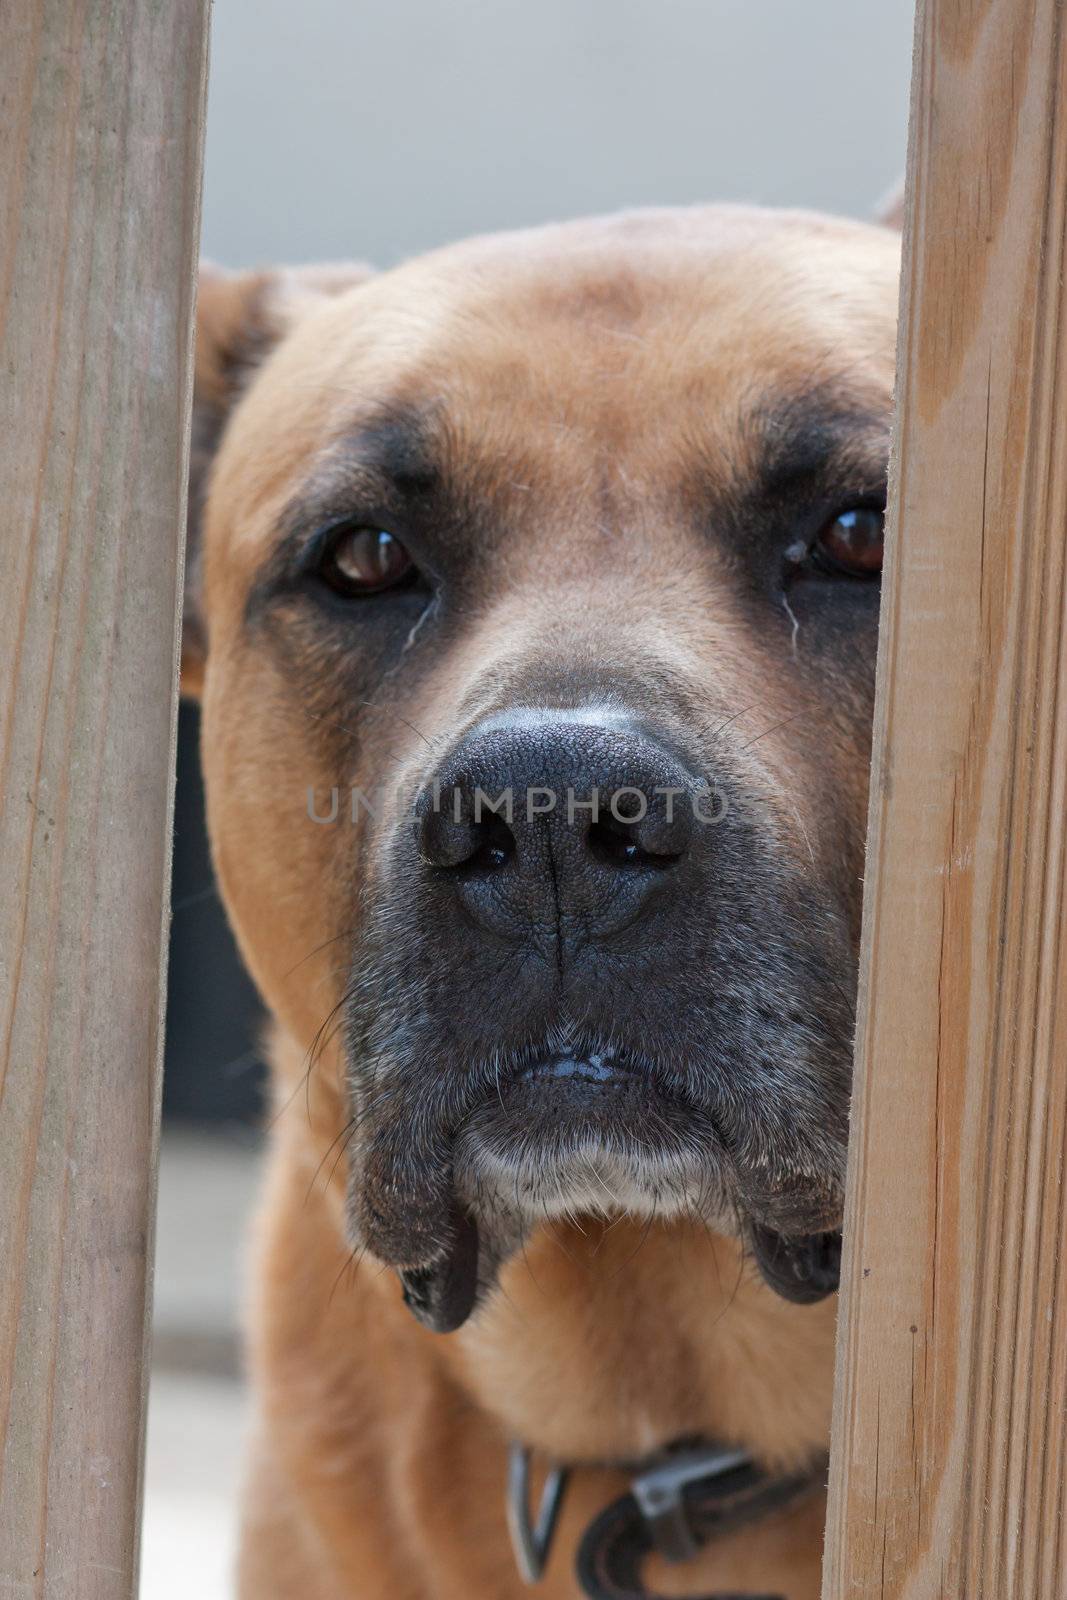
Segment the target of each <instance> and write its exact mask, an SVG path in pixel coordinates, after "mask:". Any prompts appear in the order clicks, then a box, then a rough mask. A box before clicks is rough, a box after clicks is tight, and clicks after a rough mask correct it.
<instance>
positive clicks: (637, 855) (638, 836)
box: [586, 816, 684, 867]
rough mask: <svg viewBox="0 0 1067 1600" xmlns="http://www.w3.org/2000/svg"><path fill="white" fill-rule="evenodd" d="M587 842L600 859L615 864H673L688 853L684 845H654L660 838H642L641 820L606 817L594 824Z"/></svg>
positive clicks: (642, 865) (588, 834) (640, 865)
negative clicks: (670, 846)
mask: <svg viewBox="0 0 1067 1600" xmlns="http://www.w3.org/2000/svg"><path fill="white" fill-rule="evenodd" d="M586 843H587V844H588V846H589V849H590V850H591V851H592V853H593V855H594V856H596V857H597V859H598V860H600V861H604V862H606V863H608V865H610V866H613V867H669V866H671V865H673V863H674V862H675V861H677V860H679V859H680V857H681V856H682V855H683V854H684V846H682V845H679V847H678V848H677V849H657V848H654V847H653V848H650V845H654V844H655V843H659V841H653V840H649V841H647V842H646V840H645V839H644V838H643V837H642V828H641V824H640V823H639V822H637V821H629V820H623V821H620V820H619V818H618V817H614V816H612V817H606V818H604V819H602V820H600V821H597V822H593V823H590V825H589V831H588V833H587V834H586Z"/></svg>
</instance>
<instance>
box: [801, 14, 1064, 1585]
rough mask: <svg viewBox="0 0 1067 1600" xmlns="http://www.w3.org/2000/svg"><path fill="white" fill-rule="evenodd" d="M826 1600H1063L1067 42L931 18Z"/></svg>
mask: <svg viewBox="0 0 1067 1600" xmlns="http://www.w3.org/2000/svg"><path fill="white" fill-rule="evenodd" d="M908 178H909V182H908V190H909V199H908V220H907V224H906V232H905V241H904V262H905V269H904V282H903V288H902V302H901V332H900V346H899V383H898V391H899V401H900V405H899V417H898V424H897V436H896V450H895V459H894V467H893V472H892V488H893V492H892V495H891V500H892V505H893V507H894V509H893V511H891V518H890V553H889V563H888V572H887V577H886V580H885V585H884V606H885V610H884V614H883V633H882V641H881V652H880V658H879V682H878V705H877V717H876V732H875V764H874V771H873V775H872V799H871V833H870V840H869V849H868V868H867V889H866V895H867V898H866V905H865V925H864V954H863V977H862V980H861V1004H860V1021H859V1029H858V1060H857V1084H856V1095H855V1104H854V1110H853V1130H852V1147H851V1166H850V1178H849V1196H848V1206H847V1216H846V1252H845V1272H844V1279H843V1292H842V1307H841V1323H840V1336H839V1347H838V1384H837V1395H836V1406H835V1420H834V1447H833V1455H832V1467H831V1495H830V1511H829V1520H828V1526H827V1551H826V1564H825V1584H824V1600H855V1597H857V1596H862V1597H864V1600H867V1597H874V1596H878V1597H883V1600H890V1597H891V1600H1063V1597H1064V1596H1065V1595H1067V1538H1065V1536H1064V1519H1065V1511H1067V1455H1065V1429H1067V1263H1065V1262H1064V1259H1063V1258H1064V1251H1065V1248H1067V1236H1065V1211H1064V1176H1065V1171H1064V1167H1065V1136H1067V929H1065V922H1064V919H1065V909H1067V894H1065V855H1067V646H1065V633H1067V606H1065V552H1067V404H1065V402H1067V318H1065V316H1064V306H1065V289H1064V281H1063V272H1064V244H1065V222H1067V20H1065V13H1064V8H1063V6H1062V4H1060V3H1058V0H998V3H997V4H991V3H989V0H924V3H921V4H920V8H919V14H918V18H917V25H916V59H915V70H914V83H913V95H912V120H911V138H910V152H909V173H908Z"/></svg>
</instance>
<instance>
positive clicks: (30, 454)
mask: <svg viewBox="0 0 1067 1600" xmlns="http://www.w3.org/2000/svg"><path fill="white" fill-rule="evenodd" d="M2 31H3V48H2V50H0V121H2V130H0V163H2V178H0V506H2V515H0V538H2V549H3V578H2V608H3V622H2V625H0V778H2V786H3V790H2V792H3V796H4V807H3V814H2V819H0V1272H2V1283H3V1288H2V1292H0V1439H2V1455H0V1595H2V1596H9V1595H10V1596H15V1597H20V1600H21V1597H23V1596H26V1597H30V1596H35V1597H36V1596H47V1597H49V1600H118V1597H128V1596H131V1595H133V1594H134V1593H135V1592H136V1568H137V1557H138V1536H137V1523H138V1510H139V1501H140V1476H141V1456H142V1436H143V1381H144V1380H143V1371H144V1353H145V1341H146V1305H147V1300H148V1289H149V1283H150V1266H149V1263H150V1253H151V1241H152V1228H153V1207H154V1191H155V1154H156V1139H157V1123H158V1106H159V1076H160V1064H159V1044H160V1022H161V1017H162V1008H163V986H162V982H161V976H160V956H161V952H162V950H163V949H164V945H163V934H164V928H165V922H166V917H167V913H168V903H167V894H168V890H167V876H168V865H169V833H170V817H171V798H172V784H173V776H172V775H173V758H174V752H173V738H174V723H175V685H176V660H177V654H176V645H177V626H176V612H175V607H176V596H177V594H178V593H179V589H180V583H179V579H180V576H181V536H180V528H181V525H182V521H183V517H184V502H185V474H186V456H187V438H188V415H189V400H190V341H191V320H192V308H193V292H194V291H193V267H194V261H195V256H196V249H197V236H198V231H199V228H198V223H199V194H200V166H201V141H202V126H203V108H204V81H205V70H206V48H207V0H6V3H5V5H4V7H3V24H2Z"/></svg>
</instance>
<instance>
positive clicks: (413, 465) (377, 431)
mask: <svg viewBox="0 0 1067 1600" xmlns="http://www.w3.org/2000/svg"><path fill="white" fill-rule="evenodd" d="M335 454H336V459H337V464H338V465H339V466H340V467H341V469H342V471H343V469H344V467H345V465H348V466H350V467H353V468H355V469H356V470H357V471H358V472H360V473H361V474H373V475H374V476H375V477H378V478H381V479H384V480H385V481H387V482H388V483H389V484H390V485H391V486H392V487H393V488H394V489H395V490H397V491H398V492H399V493H401V494H425V493H427V492H428V491H429V490H430V489H432V488H433V487H434V484H435V483H436V481H437V476H438V465H437V459H436V442H435V439H434V433H433V429H432V426H431V421H430V417H429V416H428V414H427V412H426V410H425V409H424V408H416V407H399V406H398V407H392V408H389V409H383V410H382V411H380V412H379V413H378V414H377V415H376V416H375V417H374V418H373V420H371V421H369V422H366V423H364V424H363V426H362V427H360V428H358V429H357V430H356V431H355V432H354V433H353V434H351V435H350V436H349V437H348V438H346V439H344V440H343V441H342V442H341V444H340V445H338V446H337V447H336V451H335Z"/></svg>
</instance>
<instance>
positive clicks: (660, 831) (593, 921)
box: [415, 711, 701, 943]
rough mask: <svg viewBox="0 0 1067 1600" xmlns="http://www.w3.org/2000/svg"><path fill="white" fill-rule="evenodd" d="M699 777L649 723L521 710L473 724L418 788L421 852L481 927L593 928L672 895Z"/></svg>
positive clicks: (559, 933) (616, 923)
mask: <svg viewBox="0 0 1067 1600" xmlns="http://www.w3.org/2000/svg"><path fill="white" fill-rule="evenodd" d="M700 794H701V785H700V784H699V783H698V781H697V779H696V778H695V777H694V776H693V775H692V774H691V773H689V772H687V771H686V770H685V768H684V767H683V766H682V764H681V762H680V761H679V760H678V759H677V758H676V757H675V756H673V755H672V754H670V753H669V752H668V751H667V750H666V749H665V748H664V747H663V746H662V745H660V744H659V743H657V742H656V740H655V739H654V738H653V737H652V736H651V734H650V733H648V732H646V731H644V730H642V729H641V728H639V727H638V726H636V725H634V724H632V723H627V722H625V721H623V720H622V719H619V720H614V719H611V720H608V719H605V720H599V719H597V718H596V716H595V714H593V713H565V712H547V711H546V712H542V713H532V712H524V713H521V714H520V715H518V716H517V717H516V719H514V720H511V721H506V722H497V723H494V724H491V725H487V726H486V725H483V726H482V727H480V728H476V729H475V730H474V731H473V732H472V733H470V734H469V735H468V736H467V737H466V738H465V739H464V740H463V741H462V743H461V744H459V745H458V746H457V747H456V748H455V749H454V750H453V751H452V753H451V755H450V756H449V757H448V758H447V759H446V761H445V762H444V763H443V764H442V766H441V768H440V769H439V771H438V772H437V774H436V775H435V777H434V779H433V780H432V781H431V782H430V783H429V784H428V785H427V786H426V787H425V788H424V790H423V792H422V794H421V796H420V799H419V803H418V807H417V816H416V825H415V826H416V840H417V843H418V848H419V854H420V855H421V857H422V859H423V861H424V862H425V863H426V864H427V866H428V867H429V868H431V869H433V871H434V873H435V874H436V875H437V877H438V879H443V880H446V881H447V883H448V885H449V888H450V890H451V892H452V893H453V894H454V896H455V898H456V900H457V901H458V902H459V903H460V905H462V907H463V908H464V909H465V910H466V911H467V912H468V913H469V915H470V916H472V917H473V918H474V920H475V921H476V922H477V923H478V924H480V925H481V926H482V927H483V928H486V929H488V930H489V931H491V932H493V933H495V934H498V935H503V936H504V937H507V938H511V939H530V940H532V941H535V942H536V941H537V940H538V938H539V937H543V936H546V935H547V936H555V937H557V938H558V939H559V940H560V941H561V943H562V942H563V941H565V940H566V939H568V938H569V937H572V936H574V935H575V934H578V935H580V936H582V937H584V938H587V939H597V938H603V937H605V936H607V935H609V934H610V933H612V932H615V931H617V930H619V929H621V928H623V927H627V926H629V925H630V924H631V923H633V922H634V921H635V920H637V919H638V918H639V917H641V916H642V915H643V914H644V913H645V911H646V910H647V909H648V908H649V907H650V906H651V905H653V904H654V903H655V902H656V901H657V899H658V898H660V897H661V896H662V895H663V894H664V893H666V892H669V890H670V887H671V882H672V879H673V877H674V876H675V875H676V874H678V872H679V871H680V870H682V869H683V867H684V863H685V861H686V858H687V855H688V853H689V851H690V848H691V845H692V840H693V833H694V826H695V823H696V820H697V817H698V813H699V806H700Z"/></svg>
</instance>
